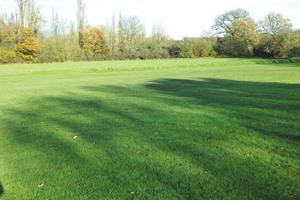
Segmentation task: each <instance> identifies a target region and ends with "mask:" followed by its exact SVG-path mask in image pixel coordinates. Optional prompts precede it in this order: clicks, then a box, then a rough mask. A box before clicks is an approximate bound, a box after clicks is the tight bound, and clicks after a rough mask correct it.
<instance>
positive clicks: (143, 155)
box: [1, 79, 300, 199]
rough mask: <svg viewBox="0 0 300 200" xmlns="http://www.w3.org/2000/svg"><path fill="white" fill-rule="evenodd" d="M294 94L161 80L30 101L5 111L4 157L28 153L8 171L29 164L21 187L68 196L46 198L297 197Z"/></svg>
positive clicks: (275, 87)
mask: <svg viewBox="0 0 300 200" xmlns="http://www.w3.org/2000/svg"><path fill="white" fill-rule="evenodd" d="M299 88H300V85H299V84H281V83H257V82H246V81H235V80H222V79H203V80H183V79H162V80H156V81H153V82H152V83H149V84H146V85H142V86H134V87H130V86H127V87H119V86H95V87H91V86H89V87H87V86H85V87H82V88H81V90H80V92H79V93H73V94H72V93H70V94H66V95H65V96H58V97H51V96H50V97H44V98H41V99H36V100H34V101H33V102H30V104H29V105H28V107H27V108H26V109H23V110H17V109H12V108H9V109H7V112H8V113H10V114H12V115H13V118H9V119H7V120H4V121H2V122H1V124H3V126H4V128H5V130H7V132H6V134H5V136H6V137H7V138H6V139H7V140H9V141H11V143H12V144H15V145H16V146H14V147H11V150H10V151H11V152H13V151H15V150H16V149H17V147H19V148H21V149H22V150H23V151H24V153H25V154H24V156H27V157H25V159H27V163H26V162H23V160H22V159H21V160H20V161H16V163H15V164H11V165H9V164H8V165H9V166H8V167H10V168H16V167H17V166H16V165H20V166H21V167H22V168H28V165H29V166H30V167H31V168H32V166H31V164H30V163H31V162H33V163H35V164H34V165H35V166H34V170H32V171H30V172H31V173H33V175H32V176H31V175H30V174H27V175H26V176H25V175H24V176H21V174H20V177H21V178H20V179H17V180H18V181H21V179H22V178H32V177H36V176H37V175H39V176H44V177H46V178H48V179H47V180H49V179H51V177H52V178H53V179H55V180H58V181H57V182H56V183H55V184H53V185H52V189H53V191H52V193H53V192H54V191H57V190H59V189H58V188H63V190H64V189H65V190H71V191H73V192H72V193H67V192H66V191H60V194H58V193H57V192H56V193H55V192H54V194H53V197H52V199H58V198H72V197H85V198H86V197H87V198H92V199H95V198H110V199H124V197H125V198H127V196H126V195H128V192H129V191H137V192H138V193H137V197H138V198H141V199H293V198H295V197H297V196H298V195H299V191H298V190H297V188H299V187H298V186H299V184H298V183H297V176H296V175H295V174H294V173H293V170H295V165H296V164H297V163H298V162H299V159H298V158H299V151H298V150H299V124H297V121H299V100H300V94H299V92H298V91H299ZM73 136H78V138H79V139H77V140H74V139H73ZM77 141H78V142H77ZM28 152H32V155H28ZM256 154H257V155H256ZM259 154H261V155H259ZM22 155H23V154H22ZM34 156H35V158H32V157H34ZM268 157H273V160H269V159H268ZM37 161H38V162H37ZM9 163H10V162H9ZM43 168H44V170H42V169H43ZM39 173H40V174H39ZM34 181H38V180H34ZM77 183H80V184H79V186H78V184H77ZM48 184H49V183H48ZM45 192H48V193H50V192H51V189H49V190H47V191H45ZM36 193H37V195H41V196H40V197H44V198H45V196H43V193H39V192H36ZM44 195H46V194H44ZM47 197H48V196H47Z"/></svg>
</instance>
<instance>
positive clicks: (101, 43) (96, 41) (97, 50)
mask: <svg viewBox="0 0 300 200" xmlns="http://www.w3.org/2000/svg"><path fill="white" fill-rule="evenodd" d="M81 43H82V48H83V49H84V50H85V51H87V52H92V53H93V55H94V56H95V55H97V54H102V53H105V52H106V51H107V45H106V40H105V37H104V34H103V33H102V32H101V30H99V29H97V28H91V29H90V30H88V31H87V32H85V33H83V35H82V39H81Z"/></svg>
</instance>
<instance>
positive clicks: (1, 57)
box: [0, 48, 17, 63]
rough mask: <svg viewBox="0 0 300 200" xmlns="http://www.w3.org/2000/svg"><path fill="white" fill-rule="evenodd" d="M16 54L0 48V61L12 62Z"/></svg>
mask: <svg viewBox="0 0 300 200" xmlns="http://www.w3.org/2000/svg"><path fill="white" fill-rule="evenodd" d="M16 57H17V55H16V53H15V52H14V51H12V50H8V51H7V50H4V49H1V48H0V63H12V62H14V61H15V59H16Z"/></svg>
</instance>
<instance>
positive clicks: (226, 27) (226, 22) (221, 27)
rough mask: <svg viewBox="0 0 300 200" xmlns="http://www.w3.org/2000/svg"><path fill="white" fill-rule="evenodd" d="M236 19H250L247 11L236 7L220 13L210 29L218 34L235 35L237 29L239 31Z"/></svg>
mask: <svg viewBox="0 0 300 200" xmlns="http://www.w3.org/2000/svg"><path fill="white" fill-rule="evenodd" d="M238 21H244V22H249V21H252V19H251V17H250V14H249V12H248V11H246V10H243V9H236V10H231V11H228V12H226V13H224V14H221V15H219V16H218V17H217V18H216V19H215V20H214V25H213V27H212V29H213V30H214V31H216V34H217V35H220V36H236V34H237V31H239V29H238V28H237V25H238V23H237V22H238Z"/></svg>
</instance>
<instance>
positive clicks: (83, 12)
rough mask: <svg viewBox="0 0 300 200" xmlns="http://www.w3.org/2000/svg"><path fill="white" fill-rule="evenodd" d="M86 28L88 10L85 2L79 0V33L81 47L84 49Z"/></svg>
mask: <svg viewBox="0 0 300 200" xmlns="http://www.w3.org/2000/svg"><path fill="white" fill-rule="evenodd" d="M85 26H86V8H85V3H84V0H77V31H78V37H79V45H80V47H82V43H81V40H82V35H83V32H84V29H85Z"/></svg>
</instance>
